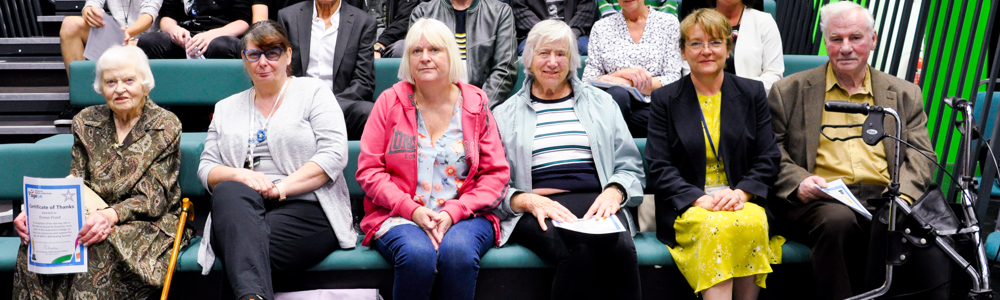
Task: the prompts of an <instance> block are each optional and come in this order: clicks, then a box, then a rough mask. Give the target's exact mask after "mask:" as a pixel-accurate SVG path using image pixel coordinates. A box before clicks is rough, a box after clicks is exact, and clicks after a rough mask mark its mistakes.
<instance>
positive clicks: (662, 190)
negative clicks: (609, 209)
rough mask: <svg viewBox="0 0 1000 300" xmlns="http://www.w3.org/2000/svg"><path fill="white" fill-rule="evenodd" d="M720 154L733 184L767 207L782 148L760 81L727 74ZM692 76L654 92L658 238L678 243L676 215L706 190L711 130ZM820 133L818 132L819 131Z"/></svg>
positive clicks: (650, 149) (652, 162) (652, 178)
mask: <svg viewBox="0 0 1000 300" xmlns="http://www.w3.org/2000/svg"><path fill="white" fill-rule="evenodd" d="M724 74H725V78H724V79H723V83H722V107H721V112H720V118H721V119H722V121H721V122H720V125H721V128H720V130H719V131H720V134H721V135H722V137H721V139H720V138H719V137H713V138H715V139H716V142H717V143H719V154H720V155H721V156H722V162H723V166H725V169H726V178H727V179H728V180H729V187H730V188H732V189H742V190H744V191H746V192H747V193H750V194H753V195H755V196H756V197H753V199H751V200H750V202H753V203H756V204H758V205H760V206H762V207H766V206H765V205H766V199H767V193H768V189H769V188H770V186H771V185H773V184H774V180H775V179H776V177H777V175H778V161H779V159H780V158H781V152H779V150H778V145H777V144H776V143H775V138H774V132H773V131H771V112H770V109H769V107H768V104H767V96H766V95H765V94H764V85H763V84H762V83H761V82H760V81H756V80H752V79H746V78H741V77H737V76H736V75H733V74H729V73H724ZM704 132H705V131H704V129H702V123H701V108H700V107H699V105H698V94H697V92H695V89H694V83H692V82H691V76H690V75H688V76H684V77H683V78H681V79H680V80H678V81H675V82H674V83H671V84H669V85H667V86H665V87H663V88H660V89H657V90H655V91H653V94H652V107H651V108H650V116H649V137H648V138H647V140H646V159H647V161H648V163H649V174H648V176H649V177H648V181H647V182H648V186H649V187H650V188H652V189H653V191H654V194H655V196H656V198H655V199H656V200H655V201H656V228H657V232H656V237H657V238H658V239H659V240H660V241H661V242H663V243H665V244H667V245H670V246H671V247H672V246H675V245H676V244H677V241H676V238H675V234H674V220H675V219H677V217H678V216H680V215H681V214H682V213H684V211H685V210H687V208H688V207H691V204H692V203H694V201H695V200H696V199H698V197H701V196H703V195H705V164H706V162H705V160H706V157H705V151H706V149H705V134H704ZM817 134H818V133H817Z"/></svg>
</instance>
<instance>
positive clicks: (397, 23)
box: [359, 0, 422, 47]
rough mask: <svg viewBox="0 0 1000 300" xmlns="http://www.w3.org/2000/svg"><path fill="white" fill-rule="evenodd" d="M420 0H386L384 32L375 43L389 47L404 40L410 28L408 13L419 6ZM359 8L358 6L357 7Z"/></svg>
mask: <svg viewBox="0 0 1000 300" xmlns="http://www.w3.org/2000/svg"><path fill="white" fill-rule="evenodd" d="M420 2H422V1H420V0H386V1H385V6H386V8H385V23H386V24H385V30H383V31H382V34H381V35H379V36H378V40H377V42H379V43H382V45H384V46H386V47H389V46H390V45H392V43H395V42H396V41H399V40H402V39H405V38H406V31H407V29H409V28H410V13H411V12H413V8H414V7H417V4H420ZM359 7H360V6H359Z"/></svg>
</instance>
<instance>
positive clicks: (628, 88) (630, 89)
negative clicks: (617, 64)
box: [590, 79, 649, 103]
mask: <svg viewBox="0 0 1000 300" xmlns="http://www.w3.org/2000/svg"><path fill="white" fill-rule="evenodd" d="M590 85H593V86H596V87H599V88H602V89H607V88H610V87H615V86H617V87H620V88H623V89H625V90H626V91H628V93H629V94H632V97H635V99H636V100H639V102H643V103H649V101H647V100H646V98H645V97H643V96H642V92H639V89H637V88H635V87H634V86H631V85H627V84H620V83H614V82H607V81H600V80H596V79H593V80H590Z"/></svg>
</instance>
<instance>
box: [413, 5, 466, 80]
mask: <svg viewBox="0 0 1000 300" xmlns="http://www.w3.org/2000/svg"><path fill="white" fill-rule="evenodd" d="M421 37H423V38H425V39H427V42H428V43H430V44H431V45H433V46H434V47H438V48H441V49H444V51H445V53H447V54H448V61H449V63H450V64H451V66H450V67H449V69H448V81H449V82H458V81H462V82H467V81H468V80H469V79H468V78H469V77H468V76H467V75H466V72H465V61H462V55H461V54H460V52H459V51H458V42H457V41H455V34H454V33H452V32H451V28H448V25H445V24H444V23H443V22H441V21H438V20H435V19H428V18H420V19H417V21H416V22H413V24H412V25H410V29H409V31H408V32H407V33H406V41H405V42H404V43H403V46H404V47H403V61H401V62H400V63H399V75H398V76H399V79H400V80H404V81H406V82H409V83H414V82H413V76H411V75H410V67H411V66H410V55H411V54H413V51H410V50H411V49H412V48H413V46H414V45H416V44H417V43H418V42H419V41H420V38H421Z"/></svg>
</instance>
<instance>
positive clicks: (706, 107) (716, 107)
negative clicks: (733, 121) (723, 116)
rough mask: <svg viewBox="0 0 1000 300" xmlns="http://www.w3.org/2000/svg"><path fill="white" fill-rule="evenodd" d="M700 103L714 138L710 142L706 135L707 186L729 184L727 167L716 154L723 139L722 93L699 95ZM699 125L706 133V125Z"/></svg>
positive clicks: (709, 131)
mask: <svg viewBox="0 0 1000 300" xmlns="http://www.w3.org/2000/svg"><path fill="white" fill-rule="evenodd" d="M698 104H699V105H700V106H701V114H702V115H703V116H704V117H705V123H704V124H706V125H708V133H709V134H711V139H712V142H711V143H710V142H709V141H708V139H709V136H705V187H706V188H708V187H711V186H727V185H729V181H728V180H727V179H726V169H725V167H723V165H722V158H721V157H717V156H716V153H719V140H720V139H721V135H720V134H719V131H720V129H719V127H720V123H719V121H720V120H719V119H720V117H719V114H720V113H721V111H722V109H721V107H722V106H721V105H722V93H718V94H715V95H712V96H702V95H698ZM699 127H701V128H700V129H701V132H702V133H704V132H705V125H702V126H699ZM713 145H714V147H713ZM713 149H714V151H713Z"/></svg>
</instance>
